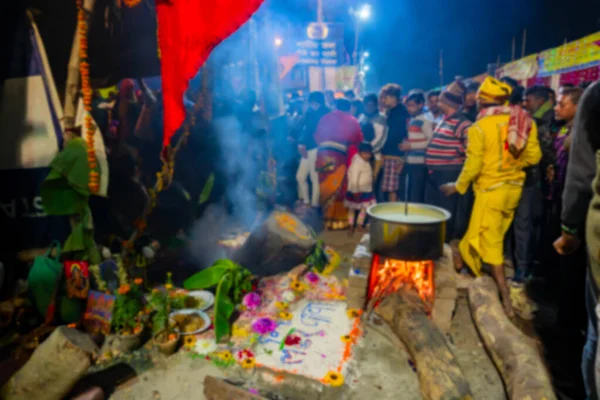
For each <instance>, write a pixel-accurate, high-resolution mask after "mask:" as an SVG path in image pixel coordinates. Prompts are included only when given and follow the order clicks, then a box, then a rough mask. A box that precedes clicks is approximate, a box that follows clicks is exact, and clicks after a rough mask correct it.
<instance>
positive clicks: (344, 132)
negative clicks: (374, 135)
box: [315, 110, 363, 166]
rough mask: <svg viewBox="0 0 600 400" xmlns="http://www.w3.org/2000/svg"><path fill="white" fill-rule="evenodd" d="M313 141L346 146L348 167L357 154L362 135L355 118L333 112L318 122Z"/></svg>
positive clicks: (336, 111)
mask: <svg viewBox="0 0 600 400" xmlns="http://www.w3.org/2000/svg"><path fill="white" fill-rule="evenodd" d="M315 141H316V142H317V144H321V143H323V142H336V143H340V144H343V145H345V146H347V147H348V151H347V154H348V158H347V163H346V164H347V166H350V161H351V160H352V157H354V155H355V154H356V153H357V152H358V149H357V148H358V145H359V144H360V143H361V142H362V141H363V134H362V130H361V129H360V124H359V123H358V120H357V119H356V118H354V117H353V116H352V115H350V114H349V113H346V112H342V111H338V110H334V111H332V112H330V113H329V114H326V115H325V116H324V117H323V118H321V121H319V125H318V126H317V131H316V132H315Z"/></svg>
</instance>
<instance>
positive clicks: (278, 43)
mask: <svg viewBox="0 0 600 400" xmlns="http://www.w3.org/2000/svg"><path fill="white" fill-rule="evenodd" d="M282 45H283V39H282V38H280V37H279V36H276V37H275V47H281V46H282Z"/></svg>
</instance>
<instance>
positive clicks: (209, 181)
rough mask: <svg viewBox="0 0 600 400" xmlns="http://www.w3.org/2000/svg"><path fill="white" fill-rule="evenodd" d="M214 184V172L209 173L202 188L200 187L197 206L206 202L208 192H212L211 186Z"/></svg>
mask: <svg viewBox="0 0 600 400" xmlns="http://www.w3.org/2000/svg"><path fill="white" fill-rule="evenodd" d="M214 185H215V174H214V173H211V174H210V176H209V177H208V179H207V180H206V183H205V184H204V188H203V189H202V193H200V198H199V199H198V206H201V205H202V204H204V203H206V202H207V201H208V199H209V198H210V194H211V193H212V190H213V186H214Z"/></svg>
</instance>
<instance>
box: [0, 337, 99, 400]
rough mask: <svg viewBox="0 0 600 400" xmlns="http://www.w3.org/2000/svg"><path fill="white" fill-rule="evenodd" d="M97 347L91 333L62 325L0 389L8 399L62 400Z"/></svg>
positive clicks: (79, 376)
mask: <svg viewBox="0 0 600 400" xmlns="http://www.w3.org/2000/svg"><path fill="white" fill-rule="evenodd" d="M97 352H98V348H97V346H96V344H95V343H94V342H93V341H92V339H91V338H90V337H89V335H87V334H84V333H81V332H79V331H77V330H75V329H70V328H67V327H66V326H60V327H58V328H57V329H55V330H54V332H53V333H52V334H51V335H50V336H49V337H48V339H46V341H44V342H43V343H42V344H41V345H40V346H39V347H38V348H37V349H36V350H35V352H34V353H33V354H32V355H31V358H30V359H29V361H27V363H26V364H25V365H24V366H23V368H21V369H20V370H19V371H17V373H16V374H15V375H13V377H12V378H11V379H10V380H9V381H8V382H7V383H6V384H5V385H4V386H3V387H2V389H1V390H0V398H2V399H5V400H21V399H44V400H60V399H62V398H64V396H65V395H67V393H69V391H70V390H71V389H72V388H73V386H75V384H76V383H77V381H79V379H80V378H81V377H83V376H84V375H85V373H86V372H87V370H88V368H89V367H90V365H91V363H92V357H93V356H94V355H95V354H97Z"/></svg>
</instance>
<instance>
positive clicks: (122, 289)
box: [119, 284, 131, 295]
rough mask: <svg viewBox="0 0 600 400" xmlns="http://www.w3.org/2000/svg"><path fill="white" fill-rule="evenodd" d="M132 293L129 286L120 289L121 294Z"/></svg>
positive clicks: (122, 286)
mask: <svg viewBox="0 0 600 400" xmlns="http://www.w3.org/2000/svg"><path fill="white" fill-rule="evenodd" d="M130 291H131V286H130V285H128V284H125V285H121V286H120V287H119V294H123V295H125V294H127V293H129V292H130Z"/></svg>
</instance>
